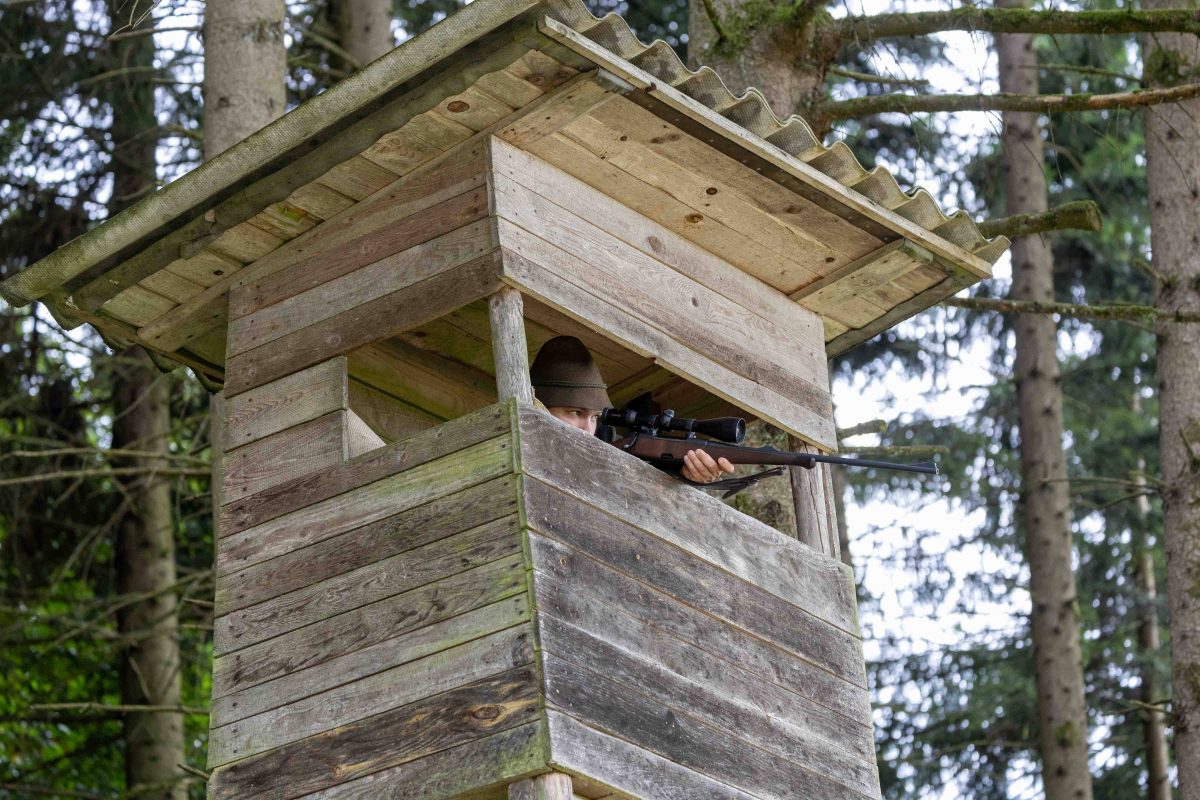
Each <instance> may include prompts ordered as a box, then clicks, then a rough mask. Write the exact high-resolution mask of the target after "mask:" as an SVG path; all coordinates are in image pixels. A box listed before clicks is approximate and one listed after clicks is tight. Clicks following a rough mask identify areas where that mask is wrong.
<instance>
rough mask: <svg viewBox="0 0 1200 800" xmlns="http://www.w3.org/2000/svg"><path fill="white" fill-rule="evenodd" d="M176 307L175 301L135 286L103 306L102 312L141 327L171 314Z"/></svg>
mask: <svg viewBox="0 0 1200 800" xmlns="http://www.w3.org/2000/svg"><path fill="white" fill-rule="evenodd" d="M175 305H176V304H175V302H174V301H172V300H168V299H167V298H165V297H163V296H162V295H160V294H158V293H157V292H152V291H150V290H149V289H147V288H145V287H144V286H139V285H138V284H134V285H133V286H130V287H129V288H127V289H125V290H124V291H122V292H121V293H120V294H118V295H117V296H116V297H114V298H113V299H111V300H109V301H108V302H106V303H105V304H104V305H102V306H101V307H100V310H101V311H103V312H104V313H106V314H111V315H112V316H114V317H116V318H117V319H119V320H123V321H124V322H128V323H129V324H130V325H135V326H137V327H141V326H142V325H145V324H146V323H148V322H152V321H153V320H156V319H159V318H160V317H162V316H163V315H164V314H166V313H168V312H170V311H171V310H173V309H174V308H175Z"/></svg>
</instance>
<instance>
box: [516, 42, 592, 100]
mask: <svg viewBox="0 0 1200 800" xmlns="http://www.w3.org/2000/svg"><path fill="white" fill-rule="evenodd" d="M504 69H505V72H509V73H511V74H513V75H516V76H517V77H518V78H521V79H522V80H525V81H527V82H529V83H532V84H533V85H534V86H537V87H538V88H540V89H541V90H542V91H549V90H550V89H553V88H554V87H556V86H558V85H559V84H562V83H566V82H567V81H568V80H570V79H571V78H572V77H574V76H575V75H576V74H577V72H576V70H574V69H572V68H571V67H568V66H567V65H566V64H564V63H562V62H561V61H556V60H555V59H554V58H552V57H551V56H549V55H547V54H546V53H543V52H542V51H540V50H530V51H529V52H527V53H526V54H525V55H523V56H521V57H520V58H519V59H517V60H516V61H514V62H513V63H511V64H509V65H508V66H507V67H505V68H504Z"/></svg>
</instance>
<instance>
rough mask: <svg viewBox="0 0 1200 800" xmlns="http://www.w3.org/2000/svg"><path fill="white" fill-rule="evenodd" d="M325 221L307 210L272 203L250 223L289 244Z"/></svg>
mask: <svg viewBox="0 0 1200 800" xmlns="http://www.w3.org/2000/svg"><path fill="white" fill-rule="evenodd" d="M323 219H324V217H320V216H317V215H316V214H313V213H311V212H309V211H308V210H307V209H304V208H302V207H300V206H298V205H294V204H292V203H288V202H287V201H284V202H281V203H272V204H271V205H269V206H267V207H266V208H264V209H263V210H262V211H260V212H258V213H257V214H255V215H254V216H253V217H251V218H250V221H251V222H252V223H254V225H255V227H258V228H262V229H263V230H264V231H266V232H267V233H271V234H274V235H275V236H278V237H279V238H280V239H282V240H283V241H285V242H287V241H290V240H292V239H295V238H296V237H297V236H299V235H300V234H302V233H304V232H305V231H306V230H308V229H309V228H312V227H314V226H315V225H318V224H319V223H320V222H321V221H322V220H323Z"/></svg>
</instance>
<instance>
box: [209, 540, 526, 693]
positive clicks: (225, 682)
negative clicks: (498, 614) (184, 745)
mask: <svg viewBox="0 0 1200 800" xmlns="http://www.w3.org/2000/svg"><path fill="white" fill-rule="evenodd" d="M525 590H526V576H525V572H524V567H523V560H522V559H521V558H520V557H509V558H505V559H501V560H500V561H495V562H493V563H491V564H486V565H484V566H482V567H478V568H476V569H474V570H468V571H467V572H463V573H459V574H458V575H452V576H451V577H449V578H444V579H442V580H440V581H438V582H437V583H432V584H429V585H427V586H422V587H419V588H417V589H412V590H410V591H408V592H404V593H403V594H398V595H395V596H393V597H389V598H387V599H385V600H380V601H378V602H376V603H372V604H371V605H367V606H362V607H360V608H356V609H354V610H353V611H348V612H346V613H345V614H339V615H338V616H336V617H330V618H329V619H325V620H322V621H321V622H318V623H315V624H313V625H309V626H306V627H304V628H300V629H298V630H295V631H291V632H290V633H286V634H284V635H283V636H279V637H277V638H275V639H268V640H267V641H265V642H261V643H259V644H256V645H252V646H250V647H247V648H244V649H242V650H238V651H237V652H234V653H231V654H230V655H228V656H222V657H218V658H217V659H216V660H215V661H214V662H213V697H214V698H215V697H222V696H224V695H227V694H231V693H233V692H235V691H239V690H241V689H244V688H246V687H248V686H253V685H256V684H259V683H263V682H265V681H269V680H272V679H274V678H278V677H280V676H281V675H287V674H290V673H292V672H297V671H299V670H302V669H305V668H307V667H311V666H314V665H316V664H321V663H323V662H325V661H329V660H331V659H334V658H337V657H339V656H344V655H347V654H349V653H353V652H355V651H358V650H362V649H364V648H367V647H370V646H371V645H373V644H377V643H379V642H383V641H386V640H388V639H392V638H395V637H397V636H401V635H403V634H405V633H409V632H411V631H415V630H419V629H420V628H424V627H426V626H427V625H432V624H433V623H435V622H439V621H441V620H444V619H449V618H450V617H454V616H457V615H459V614H462V613H465V612H467V611H470V610H472V609H475V608H479V607H481V606H484V605H488V604H490V603H495V602H497V601H500V600H503V599H505V598H507V597H512V596H514V595H516V594H517V593H519V592H524V591H525Z"/></svg>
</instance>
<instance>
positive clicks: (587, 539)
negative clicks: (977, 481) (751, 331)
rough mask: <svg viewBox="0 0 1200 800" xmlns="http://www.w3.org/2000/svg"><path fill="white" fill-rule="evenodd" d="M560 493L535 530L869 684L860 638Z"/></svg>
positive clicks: (536, 518) (533, 518)
mask: <svg viewBox="0 0 1200 800" xmlns="http://www.w3.org/2000/svg"><path fill="white" fill-rule="evenodd" d="M616 485H622V484H616ZM558 496H559V498H560V500H559V505H558V508H557V509H556V510H551V509H548V508H543V509H542V510H540V511H539V512H537V513H527V516H528V524H529V526H530V527H531V528H533V529H535V530H537V531H538V532H539V533H543V534H545V535H546V536H549V537H552V538H554V539H555V540H557V541H559V542H561V543H563V544H566V545H568V546H570V547H573V548H575V549H576V550H578V551H579V552H581V553H585V554H586V555H588V556H590V557H592V558H595V559H596V560H598V561H601V562H602V563H604V564H607V565H609V566H611V567H613V568H614V569H617V570H619V571H621V572H623V573H625V574H627V575H629V576H630V577H632V578H634V579H636V580H638V581H641V582H642V583H644V584H646V585H648V586H653V587H654V588H656V589H658V590H659V591H662V592H666V593H667V594H669V595H671V596H672V597H674V598H677V599H678V600H680V601H681V602H684V603H687V604H688V605H691V606H694V607H695V608H698V609H700V610H701V611H704V612H705V613H707V614H711V615H712V616H714V617H717V618H718V619H722V620H725V621H726V622H727V623H729V624H730V625H734V626H736V627H738V628H741V629H743V630H745V631H747V632H749V633H752V634H754V635H755V636H758V637H760V638H762V639H764V640H766V641H768V642H771V643H772V644H774V645H776V646H778V647H781V648H783V649H785V650H788V651H790V652H792V653H795V654H796V655H797V656H799V657H800V658H803V659H806V660H808V661H810V662H812V663H813V664H816V665H817V666H819V667H821V668H823V669H825V670H828V671H829V672H831V673H833V674H834V675H836V676H838V677H839V678H842V679H843V680H846V681H848V682H850V683H852V684H854V685H856V686H862V687H865V686H866V676H865V675H864V674H863V655H862V644H861V642H860V641H859V640H858V638H857V637H855V636H853V635H852V634H849V633H847V632H845V631H842V630H839V629H837V628H835V627H833V626H832V625H830V624H829V623H827V622H824V621H823V620H821V619H818V618H817V617H815V616H813V615H811V614H810V613H809V612H807V611H805V610H802V609H801V608H800V607H799V606H794V605H791V604H789V603H786V602H784V601H783V600H780V599H779V598H778V597H776V596H775V595H773V594H770V593H768V592H765V591H763V590H762V589H759V588H758V587H757V586H754V585H753V584H750V583H746V582H745V581H742V580H739V579H737V578H734V577H732V576H731V575H729V574H728V573H726V572H723V571H721V570H719V569H717V568H716V567H713V566H712V565H711V564H709V563H707V562H704V561H701V560H700V559H697V558H695V557H693V556H690V555H688V554H686V553H684V552H682V551H680V550H679V549H677V548H674V547H671V546H669V545H667V544H665V543H664V542H662V541H661V540H659V539H657V538H655V537H652V536H649V535H647V534H646V533H644V532H643V531H641V530H639V529H638V528H634V527H633V526H631V525H628V524H626V523H624V522H622V521H620V520H618V519H617V518H615V517H611V516H608V515H607V514H604V513H603V512H601V511H599V510H597V509H596V508H594V507H593V506H589V505H587V504H585V503H580V502H571V501H570V500H569V499H568V498H567V497H566V496H564V495H562V494H559V495H558ZM658 499H659V500H660V502H661V499H662V498H658Z"/></svg>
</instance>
